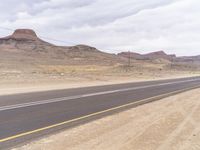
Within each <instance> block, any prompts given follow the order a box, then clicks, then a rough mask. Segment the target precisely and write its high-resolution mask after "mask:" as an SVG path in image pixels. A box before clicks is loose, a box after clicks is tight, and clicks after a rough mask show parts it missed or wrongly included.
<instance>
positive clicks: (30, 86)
mask: <svg viewBox="0 0 200 150" xmlns="http://www.w3.org/2000/svg"><path fill="white" fill-rule="evenodd" d="M198 75H200V73H199V72H195V73H188V72H164V73H157V74H147V73H146V74H142V75H141V74H140V75H136V74H124V73H122V74H109V75H107V76H105V75H102V76H97V75H91V76H90V77H84V76H81V75H78V76H70V77H68V76H58V75H53V76H51V75H49V74H48V75H46V76H44V75H43V74H42V75H24V76H20V77H19V78H17V76H16V75H14V76H13V77H9V76H7V78H8V79H6V80H5V79H4V78H1V77H0V95H6V94H16V93H26V92H37V91H48V90H58V89H68V88H77V87H88V86H97V85H108V84H119V83H129V82H140V81H149V80H159V79H160V80H162V79H171V78H183V77H192V76H198Z"/></svg>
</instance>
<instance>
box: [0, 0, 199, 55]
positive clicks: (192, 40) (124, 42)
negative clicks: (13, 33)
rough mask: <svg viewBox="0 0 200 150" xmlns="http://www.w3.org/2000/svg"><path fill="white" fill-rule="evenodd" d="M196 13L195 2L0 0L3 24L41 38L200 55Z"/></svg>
mask: <svg viewBox="0 0 200 150" xmlns="http://www.w3.org/2000/svg"><path fill="white" fill-rule="evenodd" d="M8 10H9V11H8ZM199 17H200V1H198V0H151V1H147V0H124V1H120V0H81V1H80V0H73V1H71V0H45V1H44V0H32V1H26V0H21V1H17V0H6V1H4V2H1V4H0V21H1V26H4V27H8V28H13V29H15V28H33V29H35V30H36V31H37V32H38V33H39V34H41V35H42V36H46V37H51V38H55V39H61V40H62V41H66V42H67V43H74V44H75V43H76V44H78V43H85V44H89V45H92V46H96V47H97V48H99V49H103V50H105V51H109V52H119V51H122V50H132V51H136V52H141V53H146V52H150V51H156V50H165V51H166V52H168V53H176V54H178V55H195V54H200V51H199V50H198V49H199V48H200V43H199V40H200V28H199V26H200V21H199ZM0 31H2V30H0ZM0 35H5V31H2V32H0Z"/></svg>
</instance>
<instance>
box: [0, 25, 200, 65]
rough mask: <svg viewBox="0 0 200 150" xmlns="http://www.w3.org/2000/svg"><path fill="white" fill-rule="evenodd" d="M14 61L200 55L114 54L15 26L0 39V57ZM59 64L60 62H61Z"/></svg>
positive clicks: (94, 61) (120, 60) (194, 58)
mask: <svg viewBox="0 0 200 150" xmlns="http://www.w3.org/2000/svg"><path fill="white" fill-rule="evenodd" d="M4 57H6V59H7V60H9V59H10V60H12V61H15V60H16V61H17V60H18V59H20V60H23V61H24V60H26V61H25V62H27V61H29V60H34V59H37V61H43V62H47V61H52V62H53V61H54V60H55V61H56V63H57V62H58V61H62V63H63V62H64V63H66V64H77V63H78V64H107V65H109V64H118V63H126V62H127V58H129V57H130V58H132V59H136V60H156V59H164V60H167V61H171V62H172V61H179V62H189V61H191V62H192V61H197V62H200V56H191V57H177V56H176V55H175V54H170V55H169V54H166V53H165V52H164V51H156V52H152V53H148V54H139V53H135V52H121V53H118V54H117V55H115V54H110V53H106V52H103V51H100V50H98V49H96V48H95V47H91V46H88V45H83V44H82V45H81V44H80V45H76V46H56V45H54V44H51V43H49V42H46V41H44V40H42V39H40V38H39V37H38V36H37V34H36V33H35V31H33V30H31V29H17V30H15V31H14V33H13V34H12V35H9V36H6V37H3V38H0V59H3V58H4ZM62 63H61V64H62Z"/></svg>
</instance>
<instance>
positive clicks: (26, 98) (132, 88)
mask: <svg viewBox="0 0 200 150" xmlns="http://www.w3.org/2000/svg"><path fill="white" fill-rule="evenodd" d="M198 86H200V77H192V78H182V79H171V80H159V81H148V82H138V83H127V84H115V85H106V86H95V87H86V88H74V89H66V90H54V91H46V92H33V93H25V94H15V95H5V96H0V149H9V148H11V147H13V146H16V145H19V144H23V143H25V142H27V141H30V140H33V139H35V138H38V137H42V136H44V135H47V134H51V133H54V132H56V131H60V130H62V129H66V128H69V127H74V126H76V125H80V124H83V123H85V122H88V121H91V120H94V119H97V118H100V117H103V116H105V115H108V114H110V113H114V112H116V111H119V110H122V109H127V108H128V107H133V106H136V105H139V104H143V103H147V102H150V101H152V100H153V99H159V98H160V97H165V96H168V94H175V93H176V92H181V91H182V90H188V89H191V88H196V87H198Z"/></svg>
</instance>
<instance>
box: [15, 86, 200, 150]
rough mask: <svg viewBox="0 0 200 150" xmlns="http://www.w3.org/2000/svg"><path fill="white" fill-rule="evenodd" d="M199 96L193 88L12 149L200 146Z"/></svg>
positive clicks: (189, 149)
mask: <svg viewBox="0 0 200 150" xmlns="http://www.w3.org/2000/svg"><path fill="white" fill-rule="evenodd" d="M199 97H200V89H195V90H192V91H188V92H185V93H181V94H178V95H175V96H171V97H168V98H164V99H162V100H160V101H155V102H152V103H149V104H145V105H142V106H138V107H136V108H132V109H130V110H127V111H124V112H120V113H117V114H114V115H111V116H107V117H105V118H102V119H99V120H96V121H93V122H90V123H87V124H85V125H82V126H78V127H76V128H73V129H68V130H66V131H63V132H61V133H58V134H55V135H51V136H49V137H46V138H43V139H40V140H38V141H34V142H32V143H29V144H27V145H25V146H22V147H18V148H14V149H13V150H55V149H59V150H67V149H70V150H89V149H93V150H102V149H104V150H133V149H134V150H199V149H200V143H199V141H200V124H199V119H200V101H199Z"/></svg>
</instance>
